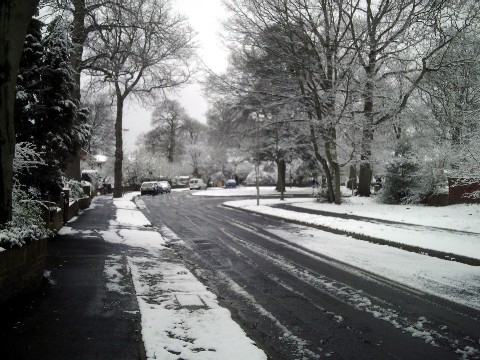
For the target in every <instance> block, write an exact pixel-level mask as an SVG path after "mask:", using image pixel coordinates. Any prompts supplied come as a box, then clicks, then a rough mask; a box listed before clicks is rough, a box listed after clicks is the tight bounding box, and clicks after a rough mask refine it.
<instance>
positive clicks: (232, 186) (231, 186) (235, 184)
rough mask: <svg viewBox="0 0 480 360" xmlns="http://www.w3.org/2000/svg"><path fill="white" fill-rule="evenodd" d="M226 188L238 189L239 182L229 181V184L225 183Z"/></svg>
mask: <svg viewBox="0 0 480 360" xmlns="http://www.w3.org/2000/svg"><path fill="white" fill-rule="evenodd" d="M225 187H226V188H236V187H237V182H236V181H235V179H230V180H227V182H226V183H225Z"/></svg>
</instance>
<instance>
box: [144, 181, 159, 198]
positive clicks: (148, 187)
mask: <svg viewBox="0 0 480 360" xmlns="http://www.w3.org/2000/svg"><path fill="white" fill-rule="evenodd" d="M159 190H160V189H159V186H158V183H157V182H156V181H145V182H143V183H142V185H141V186H140V195H146V194H150V195H157V194H158V193H159Z"/></svg>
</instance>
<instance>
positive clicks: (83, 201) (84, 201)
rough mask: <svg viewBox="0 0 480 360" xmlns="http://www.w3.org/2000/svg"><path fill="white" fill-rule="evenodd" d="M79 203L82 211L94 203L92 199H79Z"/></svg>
mask: <svg viewBox="0 0 480 360" xmlns="http://www.w3.org/2000/svg"><path fill="white" fill-rule="evenodd" d="M77 202H78V208H79V209H80V210H85V209H88V208H89V206H90V204H91V203H92V199H91V198H89V197H86V198H82V199H78V200H77Z"/></svg>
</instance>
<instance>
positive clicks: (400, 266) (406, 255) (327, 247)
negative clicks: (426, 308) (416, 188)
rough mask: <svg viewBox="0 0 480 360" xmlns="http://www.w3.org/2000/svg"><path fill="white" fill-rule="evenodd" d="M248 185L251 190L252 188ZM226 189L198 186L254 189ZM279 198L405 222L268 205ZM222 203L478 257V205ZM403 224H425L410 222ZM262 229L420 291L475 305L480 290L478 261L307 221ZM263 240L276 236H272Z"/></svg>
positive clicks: (310, 203)
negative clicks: (386, 243)
mask: <svg viewBox="0 0 480 360" xmlns="http://www.w3.org/2000/svg"><path fill="white" fill-rule="evenodd" d="M253 189H254V190H255V188H253ZM231 190H232V189H223V190H221V189H218V190H213V191H211V192H210V193H208V192H203V194H204V195H207V196H216V195H217V194H232V196H238V195H240V194H242V193H243V194H244V195H247V194H249V195H254V194H255V192H252V188H242V187H240V188H237V189H233V190H235V191H236V192H235V193H233V192H232V191H231ZM310 190H311V189H310ZM272 192H274V190H273V189H272V188H267V189H264V188H263V187H262V188H261V189H260V193H261V195H263V194H272ZM298 192H300V191H298ZM201 194H202V192H197V195H201ZM233 194H235V195H233ZM277 195H278V193H277ZM224 196H225V195H224ZM281 203H288V204H291V205H294V206H297V207H304V208H308V209H312V210H321V211H328V212H335V213H342V214H343V213H346V214H352V215H358V216H367V217H372V218H376V219H387V220H391V221H397V222H401V223H405V225H385V224H374V223H366V222H363V221H358V220H345V219H340V218H335V217H330V216H328V217H327V216H321V215H312V214H305V213H299V212H296V211H290V210H283V209H278V208H273V207H272V206H271V205H275V204H281ZM225 205H228V206H232V207H237V208H242V209H246V210H249V211H254V212H258V213H262V214H269V215H274V216H277V217H281V218H284V219H288V220H296V221H298V222H300V223H304V224H307V225H308V224H313V225H321V226H325V227H329V228H334V229H338V230H343V231H347V232H350V233H357V234H362V235H367V236H371V237H376V238H380V239H385V240H389V241H392V242H396V243H401V244H408V245H412V246H417V247H420V248H425V251H426V252H428V250H429V249H433V250H438V251H443V252H447V253H451V254H457V255H463V256H467V257H471V258H476V259H480V221H479V218H480V206H478V205H455V206H448V207H442V208H433V207H425V206H415V205H408V206H400V205H399V206H393V205H383V204H378V203H375V202H374V201H373V199H371V198H370V199H366V198H356V197H351V198H347V199H345V203H344V204H342V205H334V204H321V203H317V202H316V201H314V200H313V199H312V198H293V199H292V198H290V199H286V200H284V201H280V200H278V199H260V206H256V200H240V201H231V202H226V203H225ZM407 224H417V225H422V226H426V227H422V228H418V227H413V228H412V227H411V226H410V227H409V226H408V225H407ZM267 230H268V231H269V232H270V233H272V235H275V236H279V237H280V238H282V243H286V244H289V243H290V244H291V245H287V246H292V247H295V248H296V249H297V251H298V247H300V248H303V249H304V250H306V251H308V252H310V253H314V254H320V255H323V256H327V257H329V258H333V259H336V260H339V261H341V262H344V263H347V264H349V265H352V266H354V267H357V268H359V269H362V270H365V271H368V272H370V273H374V274H377V275H379V276H382V277H384V278H387V279H390V280H392V281H394V282H397V283H401V284H405V285H407V286H409V287H411V288H414V289H417V290H420V291H423V292H425V293H430V294H433V295H436V296H439V297H442V298H445V299H449V300H451V301H454V302H457V303H460V304H464V305H467V306H470V307H473V308H475V309H480V297H479V296H478V294H479V293H480V267H478V266H477V267H476V266H470V265H465V264H461V263H457V262H454V261H448V260H442V259H438V258H434V257H429V256H425V255H422V254H417V253H413V252H408V251H404V250H402V249H399V248H395V247H389V246H384V245H378V244H373V243H369V242H366V241H361V240H357V239H353V238H351V237H348V236H344V235H335V234H332V233H329V232H325V231H322V230H318V229H315V228H311V227H308V226H301V225H291V226H290V228H289V229H288V230H280V229H277V228H273V227H272V228H269V229H267ZM449 230H453V231H449ZM462 231H464V232H466V233H464V232H462ZM467 232H468V233H467ZM268 240H270V241H278V240H275V239H274V238H273V237H272V238H269V239H268ZM312 256H314V255H312Z"/></svg>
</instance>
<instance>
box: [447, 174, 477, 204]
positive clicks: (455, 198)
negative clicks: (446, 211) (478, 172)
mask: <svg viewBox="0 0 480 360" xmlns="http://www.w3.org/2000/svg"><path fill="white" fill-rule="evenodd" d="M473 191H480V179H460V178H448V193H449V196H448V202H449V204H450V205H453V204H480V199H479V198H477V199H472V198H468V197H465V195H466V194H468V193H472V192H473Z"/></svg>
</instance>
